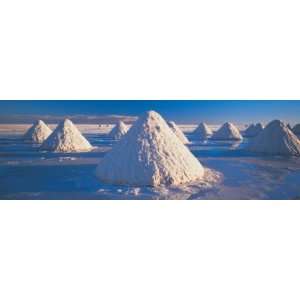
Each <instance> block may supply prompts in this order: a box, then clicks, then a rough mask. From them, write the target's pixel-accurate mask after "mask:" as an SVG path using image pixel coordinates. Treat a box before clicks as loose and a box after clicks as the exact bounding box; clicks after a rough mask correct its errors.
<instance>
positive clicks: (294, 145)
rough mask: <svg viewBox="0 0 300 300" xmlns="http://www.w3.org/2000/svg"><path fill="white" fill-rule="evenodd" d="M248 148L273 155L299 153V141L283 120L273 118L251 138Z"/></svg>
mask: <svg viewBox="0 0 300 300" xmlns="http://www.w3.org/2000/svg"><path fill="white" fill-rule="evenodd" d="M248 150H249V151H252V152H259V153H264V154H273V155H300V141H299V140H298V138H297V137H296V136H295V134H294V133H293V132H292V131H291V130H289V129H288V127H287V126H286V125H285V124H284V123H283V122H281V121H279V120H274V121H272V122H270V123H269V124H268V125H267V126H266V128H265V129H264V130H263V131H262V132H261V133H260V134H259V135H258V136H257V137H255V138H254V139H253V140H252V142H251V143H250V144H249V146H248Z"/></svg>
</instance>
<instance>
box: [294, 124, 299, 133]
mask: <svg viewBox="0 0 300 300" xmlns="http://www.w3.org/2000/svg"><path fill="white" fill-rule="evenodd" d="M293 132H294V133H295V134H297V135H300V124H296V125H295V126H294V127H293Z"/></svg>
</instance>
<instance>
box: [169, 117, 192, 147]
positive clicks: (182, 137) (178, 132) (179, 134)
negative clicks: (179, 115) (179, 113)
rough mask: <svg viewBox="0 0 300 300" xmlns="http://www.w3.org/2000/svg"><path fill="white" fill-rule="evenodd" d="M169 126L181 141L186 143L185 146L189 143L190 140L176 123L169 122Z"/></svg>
mask: <svg viewBox="0 0 300 300" xmlns="http://www.w3.org/2000/svg"><path fill="white" fill-rule="evenodd" d="M168 125H169V127H170V128H171V129H172V131H173V132H174V133H175V135H176V136H177V137H178V138H179V139H180V140H181V142H182V143H184V144H188V143H189V140H188V139H187V137H186V136H185V135H184V133H183V132H182V131H181V130H180V128H179V127H178V126H177V125H176V124H175V122H173V121H169V122H168Z"/></svg>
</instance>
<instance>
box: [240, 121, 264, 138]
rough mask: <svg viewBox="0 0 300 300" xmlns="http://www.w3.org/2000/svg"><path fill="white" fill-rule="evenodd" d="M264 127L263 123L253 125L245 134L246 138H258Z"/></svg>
mask: <svg viewBox="0 0 300 300" xmlns="http://www.w3.org/2000/svg"><path fill="white" fill-rule="evenodd" d="M263 129H264V127H263V126H262V124H261V123H257V124H256V125H255V124H251V125H250V126H249V127H248V128H247V129H246V130H245V132H244V136H245V137H254V136H257V135H258V134H259V133H260V132H261V131H263Z"/></svg>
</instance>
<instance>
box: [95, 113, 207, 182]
mask: <svg viewBox="0 0 300 300" xmlns="http://www.w3.org/2000/svg"><path fill="white" fill-rule="evenodd" d="M96 175H97V177H98V178H99V179H100V180H101V181H103V182H107V183H113V184H129V185H143V186H147V185H149V186H158V185H170V184H172V185H178V184H182V183H187V182H191V181H195V180H198V179H200V178H202V177H203V175H204V168H203V167H202V165H201V163H200V162H199V161H198V159H197V158H196V157H195V156H194V155H193V154H192V153H191V152H190V150H189V149H188V148H187V147H186V146H185V145H184V144H183V143H182V142H180V140H179V139H178V138H177V137H176V135H175V134H174V133H173V131H172V130H171V129H170V128H169V126H168V125H167V123H166V122H165V120H164V119H163V118H162V117H161V116H160V115H159V114H158V113H156V112H155V111H148V112H146V113H145V114H144V115H142V116H141V117H140V118H139V119H138V120H137V121H136V122H135V123H134V125H133V126H132V127H131V129H130V130H129V131H128V133H127V134H126V136H124V137H123V138H122V139H121V140H120V142H119V143H117V144H116V145H115V146H114V147H113V149H112V150H111V151H110V152H109V153H107V154H106V155H105V157H104V158H103V160H102V161H101V162H100V164H99V165H98V167H97V169H96Z"/></svg>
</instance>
